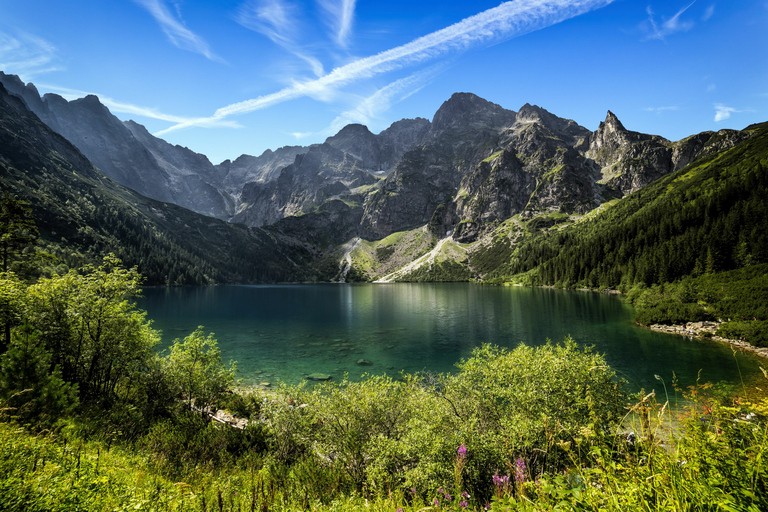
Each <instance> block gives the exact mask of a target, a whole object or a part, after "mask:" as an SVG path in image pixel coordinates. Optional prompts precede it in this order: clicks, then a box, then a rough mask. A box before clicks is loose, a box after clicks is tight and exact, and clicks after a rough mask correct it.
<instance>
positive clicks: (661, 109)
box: [645, 105, 680, 114]
mask: <svg viewBox="0 0 768 512" xmlns="http://www.w3.org/2000/svg"><path fill="white" fill-rule="evenodd" d="M674 110H680V107H678V106H677V105H671V106H668V107H645V111H646V112H655V113H657V114H661V113H662V112H669V111H674Z"/></svg>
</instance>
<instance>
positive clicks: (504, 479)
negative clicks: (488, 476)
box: [493, 475, 509, 487]
mask: <svg viewBox="0 0 768 512" xmlns="http://www.w3.org/2000/svg"><path fill="white" fill-rule="evenodd" d="M508 483H509V477H508V476H506V475H504V476H499V475H493V484H494V485H496V486H497V487H502V486H504V485H506V484H508Z"/></svg>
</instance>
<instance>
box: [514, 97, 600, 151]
mask: <svg viewBox="0 0 768 512" xmlns="http://www.w3.org/2000/svg"><path fill="white" fill-rule="evenodd" d="M531 123H537V124H539V125H541V126H543V127H545V128H547V129H548V130H549V131H550V132H551V133H552V134H554V135H556V136H558V137H560V138H562V139H563V141H564V142H565V143H566V144H568V145H570V146H573V145H575V144H576V143H577V142H578V141H579V140H580V139H583V138H585V137H588V136H589V135H590V133H591V132H590V131H589V130H587V129H586V128H584V127H583V126H581V125H579V124H578V123H576V122H575V121H572V120H571V119H563V118H562V117H557V116H556V115H554V114H552V113H550V112H549V111H547V110H546V109H543V108H541V107H539V106H538V105H531V104H530V103H526V104H525V105H523V106H522V107H520V110H519V111H518V112H517V117H516V119H515V125H514V130H515V131H516V132H518V133H519V131H520V130H521V129H522V128H524V127H525V126H526V125H529V124H531Z"/></svg>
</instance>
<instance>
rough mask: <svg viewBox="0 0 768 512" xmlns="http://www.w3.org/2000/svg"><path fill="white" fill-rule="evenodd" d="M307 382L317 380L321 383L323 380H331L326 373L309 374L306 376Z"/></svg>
mask: <svg viewBox="0 0 768 512" xmlns="http://www.w3.org/2000/svg"><path fill="white" fill-rule="evenodd" d="M307 380H317V381H323V380H331V376H330V375H328V374H327V373H310V374H309V375H307Z"/></svg>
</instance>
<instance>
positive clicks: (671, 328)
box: [647, 322, 768, 357]
mask: <svg viewBox="0 0 768 512" xmlns="http://www.w3.org/2000/svg"><path fill="white" fill-rule="evenodd" d="M718 325H719V324H718V323H717V322H688V323H687V324H685V325H680V324H678V325H663V324H653V325H649V326H647V328H648V329H651V330H652V331H658V332H665V333H667V334H679V335H680V336H683V337H694V338H702V339H708V340H715V341H719V342H721V343H728V344H729V345H731V346H733V347H736V348H738V349H739V350H742V351H744V352H752V353H753V354H756V355H758V356H761V357H768V347H755V346H754V345H750V344H749V343H747V342H746V341H743V340H733V339H729V338H722V337H720V336H715V332H717V327H718Z"/></svg>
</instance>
